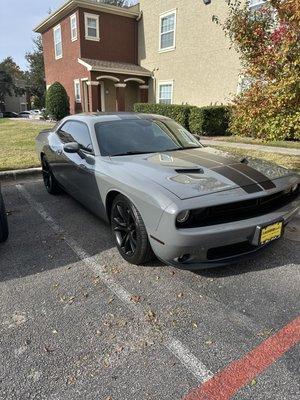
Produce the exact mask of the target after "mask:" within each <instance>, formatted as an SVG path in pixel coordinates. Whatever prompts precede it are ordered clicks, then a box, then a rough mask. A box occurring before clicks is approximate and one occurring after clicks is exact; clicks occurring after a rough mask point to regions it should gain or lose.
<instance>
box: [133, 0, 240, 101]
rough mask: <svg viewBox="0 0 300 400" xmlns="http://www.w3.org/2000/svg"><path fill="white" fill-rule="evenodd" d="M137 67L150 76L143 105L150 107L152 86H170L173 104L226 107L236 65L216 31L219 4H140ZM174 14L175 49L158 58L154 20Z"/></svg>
mask: <svg viewBox="0 0 300 400" xmlns="http://www.w3.org/2000/svg"><path fill="white" fill-rule="evenodd" d="M140 8H141V11H142V12H143V17H142V19H141V20H140V22H139V63H140V64H141V65H142V66H143V67H145V68H147V69H148V70H150V71H154V80H153V82H152V84H151V85H150V98H149V101H151V102H155V99H156V88H157V85H158V81H169V80H173V81H174V93H173V103H174V104H181V103H188V104H193V105H199V106H203V105H209V104H215V103H218V104H220V103H228V102H230V99H231V97H232V94H236V91H237V85H238V74H239V69H240V62H239V59H238V56H237V54H236V52H235V51H234V50H229V41H228V39H226V38H225V36H224V32H223V31H222V29H221V27H220V26H217V25H216V24H215V23H213V22H212V16H213V15H217V16H218V17H220V18H221V19H222V18H224V16H225V15H226V12H227V5H226V3H225V1H224V0H212V2H211V4H210V5H204V3H203V1H202V0H140ZM173 9H177V24H176V25H177V26H176V48H175V50H174V51H169V52H162V53H160V52H159V15H160V14H161V13H164V12H167V11H170V10H173Z"/></svg>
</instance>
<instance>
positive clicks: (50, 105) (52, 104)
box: [46, 82, 70, 121]
mask: <svg viewBox="0 0 300 400" xmlns="http://www.w3.org/2000/svg"><path fill="white" fill-rule="evenodd" d="M46 110H47V113H48V114H49V115H50V116H51V117H53V118H55V119H56V120H57V121H58V120H60V119H62V118H64V117H66V116H67V115H69V114H70V99H69V97H68V95H67V92H66V89H65V88H64V87H63V85H62V84H61V83H59V82H55V83H53V85H51V86H50V87H49V89H48V90H47V93H46Z"/></svg>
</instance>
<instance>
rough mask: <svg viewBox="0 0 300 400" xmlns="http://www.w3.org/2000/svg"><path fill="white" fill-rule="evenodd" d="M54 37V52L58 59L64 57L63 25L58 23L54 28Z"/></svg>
mask: <svg viewBox="0 0 300 400" xmlns="http://www.w3.org/2000/svg"><path fill="white" fill-rule="evenodd" d="M53 37H54V53H55V59H56V60H58V59H60V58H62V39H61V26H60V25H57V26H56V27H55V28H53Z"/></svg>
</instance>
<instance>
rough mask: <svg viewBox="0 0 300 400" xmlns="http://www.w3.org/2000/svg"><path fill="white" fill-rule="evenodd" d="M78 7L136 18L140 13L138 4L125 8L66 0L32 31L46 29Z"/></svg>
mask: <svg viewBox="0 0 300 400" xmlns="http://www.w3.org/2000/svg"><path fill="white" fill-rule="evenodd" d="M79 7H82V8H86V9H88V10H92V11H102V12H105V13H109V14H115V15H121V16H123V17H128V18H138V17H139V15H140V12H139V6H138V5H136V6H133V7H128V8H126V7H117V6H112V5H109V4H103V3H99V2H97V1H95V0H68V1H67V2H66V3H64V4H63V5H62V6H61V7H60V8H58V9H57V10H56V11H54V12H53V13H51V14H50V15H49V16H48V17H47V18H46V19H44V20H43V21H42V22H41V23H40V24H39V25H38V26H36V27H35V28H34V32H37V33H43V32H45V31H46V30H47V29H49V28H51V27H53V26H54V25H55V24H56V23H57V22H59V21H60V20H61V19H62V18H64V16H66V15H67V14H69V13H70V12H72V11H74V10H75V9H76V8H79Z"/></svg>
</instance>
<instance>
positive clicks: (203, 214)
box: [177, 190, 299, 229]
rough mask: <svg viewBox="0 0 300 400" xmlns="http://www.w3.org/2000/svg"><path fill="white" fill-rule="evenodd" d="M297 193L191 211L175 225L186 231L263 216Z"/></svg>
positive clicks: (276, 194)
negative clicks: (182, 221) (186, 217)
mask: <svg viewBox="0 0 300 400" xmlns="http://www.w3.org/2000/svg"><path fill="white" fill-rule="evenodd" d="M298 192H299V191H298V190H297V191H296V192H295V193H291V192H289V193H285V192H284V191H282V192H277V193H274V194H271V195H269V196H263V197H258V198H255V199H251V200H244V201H239V202H234V203H228V204H222V205H217V206H212V207H207V208H201V209H197V210H192V211H191V216H190V218H189V219H188V221H186V222H185V223H183V224H179V223H177V228H179V229H186V228H196V227H201V226H210V225H218V224H225V223H229V222H234V221H241V220H244V219H248V218H254V217H258V216H260V215H265V214H268V213H270V212H273V211H276V210H278V209H280V208H281V207H284V206H285V205H287V204H289V203H290V202H291V201H293V200H295V199H296V198H297V196H298Z"/></svg>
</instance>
